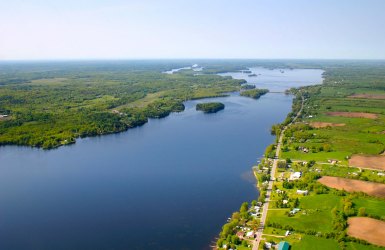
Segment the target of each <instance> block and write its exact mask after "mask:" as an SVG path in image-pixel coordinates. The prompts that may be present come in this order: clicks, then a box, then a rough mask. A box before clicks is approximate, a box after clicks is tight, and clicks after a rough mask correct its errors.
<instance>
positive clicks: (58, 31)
mask: <svg viewBox="0 0 385 250" xmlns="http://www.w3.org/2000/svg"><path fill="white" fill-rule="evenodd" d="M95 58H100V59H132V58H357V59H385V0H238V1H235V0H231V1H230V0H229V1H227V0H221V1H220V0H218V1H217V0H194V1H182V0H180V1H176V0H158V1H155V0H125V1H124V0H104V1H103V0H61V1H59V0H24V1H23V0H0V60H4V59H6V60H9V59H95Z"/></svg>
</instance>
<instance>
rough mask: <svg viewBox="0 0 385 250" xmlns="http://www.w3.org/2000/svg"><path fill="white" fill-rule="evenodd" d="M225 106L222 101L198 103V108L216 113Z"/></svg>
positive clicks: (205, 111)
mask: <svg viewBox="0 0 385 250" xmlns="http://www.w3.org/2000/svg"><path fill="white" fill-rule="evenodd" d="M224 108H225V105H224V104H223V103H220V102H207V103H198V104H197V105H196V110H199V111H203V113H216V112H218V111H219V110H222V109H224Z"/></svg>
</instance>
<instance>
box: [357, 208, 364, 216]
mask: <svg viewBox="0 0 385 250" xmlns="http://www.w3.org/2000/svg"><path fill="white" fill-rule="evenodd" d="M357 216H366V209H365V208H364V207H360V208H359V209H358V214H357Z"/></svg>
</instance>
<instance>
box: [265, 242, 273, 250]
mask: <svg viewBox="0 0 385 250" xmlns="http://www.w3.org/2000/svg"><path fill="white" fill-rule="evenodd" d="M272 245H273V244H271V243H270V242H265V248H266V249H270V248H271V247H272Z"/></svg>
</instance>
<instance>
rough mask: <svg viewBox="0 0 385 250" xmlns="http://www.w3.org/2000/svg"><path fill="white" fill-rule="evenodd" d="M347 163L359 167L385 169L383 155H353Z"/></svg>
mask: <svg viewBox="0 0 385 250" xmlns="http://www.w3.org/2000/svg"><path fill="white" fill-rule="evenodd" d="M349 165H350V166H354V167H360V168H373V169H379V170H385V155H353V156H352V158H351V159H349Z"/></svg>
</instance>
